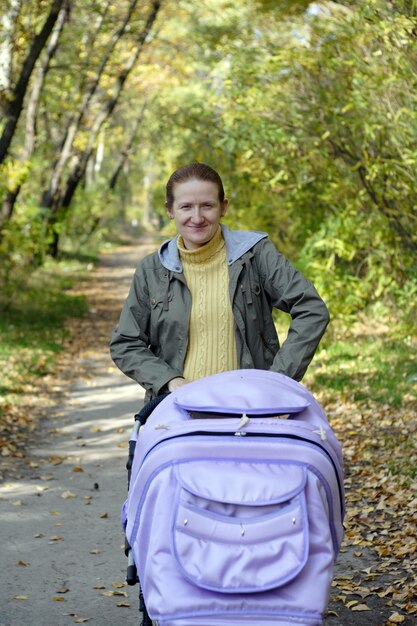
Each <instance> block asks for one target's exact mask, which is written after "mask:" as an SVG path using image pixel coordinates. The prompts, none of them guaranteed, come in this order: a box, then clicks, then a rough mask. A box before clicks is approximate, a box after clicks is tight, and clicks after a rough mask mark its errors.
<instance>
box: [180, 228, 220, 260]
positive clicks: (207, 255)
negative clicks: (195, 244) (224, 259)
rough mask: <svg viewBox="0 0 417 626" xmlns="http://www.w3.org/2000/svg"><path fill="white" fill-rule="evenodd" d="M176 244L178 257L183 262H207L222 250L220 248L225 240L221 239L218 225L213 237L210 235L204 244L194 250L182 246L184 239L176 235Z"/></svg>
mask: <svg viewBox="0 0 417 626" xmlns="http://www.w3.org/2000/svg"><path fill="white" fill-rule="evenodd" d="M177 246H178V251H179V253H180V257H181V259H182V260H183V261H184V262H186V263H207V261H209V260H210V259H211V258H213V257H214V256H216V255H217V254H218V253H219V252H220V251H221V250H222V248H224V247H225V241H224V239H223V235H222V231H221V228H220V226H219V228H218V229H217V231H216V234H215V235H214V237H212V238H211V239H210V241H208V242H207V243H206V244H204V246H201V247H200V248H197V249H196V250H188V249H187V248H186V247H185V246H184V241H183V239H182V237H181V236H179V237H178V240H177Z"/></svg>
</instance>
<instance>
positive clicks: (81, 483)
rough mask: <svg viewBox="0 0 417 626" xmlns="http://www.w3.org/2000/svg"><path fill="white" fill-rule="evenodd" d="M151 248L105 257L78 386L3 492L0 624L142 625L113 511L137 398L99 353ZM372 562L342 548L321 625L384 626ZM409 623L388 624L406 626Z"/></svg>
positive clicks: (93, 290) (82, 332)
mask: <svg viewBox="0 0 417 626" xmlns="http://www.w3.org/2000/svg"><path fill="white" fill-rule="evenodd" d="M150 249H152V246H150V245H147V244H144V245H142V246H141V247H140V248H137V249H135V250H132V249H122V250H119V251H117V253H112V254H108V255H105V256H104V257H103V259H102V262H101V264H100V266H99V267H98V268H97V269H96V270H95V272H94V280H93V281H92V283H91V282H90V281H89V283H88V284H85V285H83V286H82V287H81V289H82V291H85V292H86V293H87V295H88V298H89V302H90V313H89V316H88V318H87V319H85V320H83V321H82V322H76V325H78V324H80V328H78V327H77V326H76V325H75V326H74V328H73V334H74V336H75V337H78V339H77V342H78V345H77V348H76V349H75V348H74V349H71V347H69V349H68V353H67V362H66V363H64V365H62V370H63V371H64V372H67V374H68V376H70V374H71V376H70V378H71V379H72V378H73V375H74V372H76V377H75V382H74V383H73V384H72V385H71V387H70V390H69V393H68V396H67V398H66V399H64V398H62V399H61V402H60V404H58V405H57V407H56V409H55V410H54V411H53V412H51V413H50V415H49V416H48V417H47V418H45V419H44V420H42V421H41V422H40V423H39V427H38V430H37V433H36V438H35V441H34V442H33V443H32V444H31V446H30V448H29V449H28V451H27V456H26V458H25V459H13V466H9V468H8V470H9V471H8V472H7V473H8V476H9V477H8V478H7V480H6V482H4V483H3V485H1V486H0V502H1V504H0V522H1V526H0V528H1V530H0V541H1V546H2V547H1V564H2V567H1V569H0V626H22V625H23V624H25V625H26V624H30V625H31V626H61V625H63V626H64V625H67V624H71V623H86V622H91V623H93V624H97V625H99V626H119V625H121V624H123V625H126V626H128V625H129V624H132V625H138V624H139V615H138V611H137V587H133V588H129V587H127V586H126V585H125V584H124V577H125V571H126V569H125V568H126V559H125V556H124V553H123V549H122V546H123V535H122V532H121V528H120V521H119V515H120V506H121V503H122V501H123V499H124V497H125V493H126V472H125V468H124V465H125V458H126V452H127V451H126V447H127V441H128V438H129V433H130V429H131V427H132V415H133V414H134V412H135V411H136V410H137V408H138V407H139V406H140V404H141V402H142V398H143V392H142V391H141V390H140V388H139V387H138V385H136V384H135V383H131V382H129V380H128V379H127V378H126V377H124V376H123V375H122V374H120V373H119V372H118V370H117V369H116V368H115V367H114V366H113V364H112V362H111V361H110V357H109V355H108V348H107V346H108V340H109V336H110V333H111V329H112V327H113V326H114V324H115V323H116V321H117V318H118V314H119V311H120V307H121V304H122V301H123V300H124V298H125V296H126V293H127V289H128V285H129V283H130V279H131V276H132V272H133V268H134V266H135V264H136V262H137V260H138V258H139V257H140V255H141V254H144V253H146V252H148V251H149V250H150ZM80 336H81V341H82V347H81V349H80V347H79V342H80ZM6 469H7V468H6ZM377 566H378V564H377V563H376V560H375V555H374V553H373V552H371V550H369V549H361V550H358V549H357V548H356V549H355V546H348V545H347V544H346V546H345V547H344V548H343V552H342V554H341V556H340V558H339V561H338V564H337V567H336V572H335V579H336V581H338V582H337V586H335V587H334V589H333V593H332V599H331V602H330V606H329V614H328V616H327V617H326V619H325V626H342V625H343V626H384V625H385V624H387V623H388V622H387V620H388V617H389V616H390V615H391V614H393V613H394V612H395V607H392V608H391V607H390V606H389V604H387V598H386V597H385V595H384V590H385V589H386V587H387V585H388V579H386V584H385V585H384V579H383V578H381V577H378V576H377V574H376V572H377ZM392 574H393V576H394V579H395V578H398V577H399V576H400V575H401V574H400V572H399V573H396V572H395V571H394V572H393V573H392ZM358 575H360V578H361V580H362V581H363V584H362V585H361V586H359V585H358V583H355V580H357V578H358ZM349 586H350V588H351V591H350V593H356V594H357V595H356V596H354V597H356V606H360V605H361V602H362V599H364V602H366V605H367V609H366V610H360V609H356V610H355V609H354V607H353V606H352V607H349V606H346V604H347V601H346V598H347V597H348V596H349V591H348V588H349ZM312 593H314V590H312ZM353 604H355V603H353ZM352 608H353V611H352ZM412 620H413V618H412V617H410V618H409V619H408V618H406V619H405V621H402V622H393V623H402V624H404V625H405V626H411V624H412V623H414V622H413V621H412Z"/></svg>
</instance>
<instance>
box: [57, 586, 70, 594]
mask: <svg viewBox="0 0 417 626" xmlns="http://www.w3.org/2000/svg"><path fill="white" fill-rule="evenodd" d="M68 591H69V589H68V587H60V588H59V589H57V590H56V592H57V593H68Z"/></svg>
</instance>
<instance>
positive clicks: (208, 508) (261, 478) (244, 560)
mask: <svg viewBox="0 0 417 626" xmlns="http://www.w3.org/2000/svg"><path fill="white" fill-rule="evenodd" d="M215 469H216V474H217V476H218V477H219V478H220V480H218V479H217V480H216V479H215V478H214V476H213V475H212V473H210V476H207V474H206V473H204V474H203V473H200V471H199V470H198V467H197V466H195V464H194V463H188V464H187V465H184V466H182V467H180V468H178V471H177V479H178V482H179V484H180V487H179V498H178V504H177V507H176V510H175V513H174V518H173V525H172V543H173V552H174V554H175V558H176V561H177V564H178V566H179V567H180V569H181V570H182V573H183V575H184V576H185V577H186V578H187V579H188V580H189V581H190V582H192V583H193V584H195V585H197V586H199V587H202V588H204V589H210V590H213V591H220V592H223V593H253V592H261V591H266V590H268V589H273V588H276V587H280V586H282V585H284V584H286V583H288V582H289V581H290V580H292V579H293V578H294V577H295V576H297V574H298V573H299V572H300V571H301V570H302V569H303V567H304V565H305V564H306V561H307V557H308V545H309V542H308V519H307V511H306V499H305V493H304V489H305V483H306V472H305V469H304V468H303V467H300V466H298V465H295V464H287V463H285V464H283V463H273V462H270V463H262V464H260V463H254V464H252V465H251V468H250V470H251V471H250V473H249V479H248V480H245V479H243V478H242V476H243V474H242V467H241V464H240V463H239V462H227V461H221V462H218V463H217V464H216V467H215ZM246 472H247V463H246ZM246 475H248V474H247V473H246ZM284 476H285V477H287V479H286V480H285V481H284V480H283V479H284ZM288 476H289V477H290V478H289V480H288ZM239 478H240V480H239ZM200 481H201V482H200Z"/></svg>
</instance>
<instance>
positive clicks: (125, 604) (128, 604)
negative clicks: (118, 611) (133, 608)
mask: <svg viewBox="0 0 417 626" xmlns="http://www.w3.org/2000/svg"><path fill="white" fill-rule="evenodd" d="M117 606H124V607H127V608H130V602H118V603H117Z"/></svg>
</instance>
